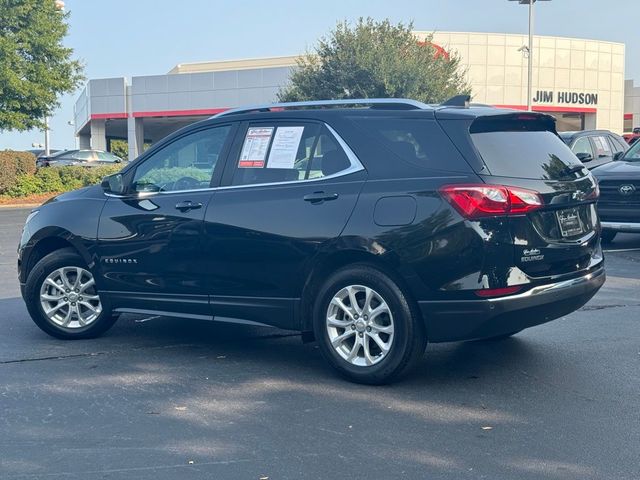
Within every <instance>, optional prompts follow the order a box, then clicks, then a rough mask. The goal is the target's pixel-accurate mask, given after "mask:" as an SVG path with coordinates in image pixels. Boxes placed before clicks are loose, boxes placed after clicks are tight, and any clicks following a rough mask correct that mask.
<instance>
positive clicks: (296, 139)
mask: <svg viewBox="0 0 640 480" xmlns="http://www.w3.org/2000/svg"><path fill="white" fill-rule="evenodd" d="M350 166H351V164H350V162H349V158H348V157H347V155H346V154H345V152H344V151H343V150H342V148H341V147H340V145H338V143H337V141H336V140H335V138H334V137H333V135H332V134H331V133H330V132H329V131H328V130H327V128H326V127H324V126H322V125H319V124H314V123H291V124H289V123H287V124H284V123H282V124H281V123H279V124H259V125H257V124H252V125H249V127H248V128H247V130H246V132H245V137H244V141H243V144H242V148H241V149H240V156H239V158H238V159H237V162H236V168H235V171H234V174H233V179H232V182H231V183H232V185H256V184H263V183H281V182H295V181H304V180H311V179H317V178H323V177H326V176H329V175H334V174H336V173H340V172H342V171H344V170H347V169H348V168H349V167H350Z"/></svg>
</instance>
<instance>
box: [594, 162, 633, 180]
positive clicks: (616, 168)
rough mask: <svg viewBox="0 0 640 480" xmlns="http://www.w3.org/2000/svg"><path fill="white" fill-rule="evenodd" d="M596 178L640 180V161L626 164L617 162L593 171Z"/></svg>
mask: <svg viewBox="0 0 640 480" xmlns="http://www.w3.org/2000/svg"><path fill="white" fill-rule="evenodd" d="M591 173H593V174H594V175H595V176H596V177H620V178H622V179H628V178H638V179H640V161H635V162H625V161H622V160H617V161H614V162H609V163H606V164H604V165H600V166H599V167H596V168H594V169H593V170H591Z"/></svg>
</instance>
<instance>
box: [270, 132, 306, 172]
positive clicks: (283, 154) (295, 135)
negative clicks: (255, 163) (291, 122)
mask: <svg viewBox="0 0 640 480" xmlns="http://www.w3.org/2000/svg"><path fill="white" fill-rule="evenodd" d="M303 131H304V127H278V129H277V130H276V135H275V137H273V144H272V145H271V151H270V152H269V161H268V162H267V168H288V169H291V168H294V164H295V161H296V155H297V154H298V148H299V147H300V140H301V139H302V132H303Z"/></svg>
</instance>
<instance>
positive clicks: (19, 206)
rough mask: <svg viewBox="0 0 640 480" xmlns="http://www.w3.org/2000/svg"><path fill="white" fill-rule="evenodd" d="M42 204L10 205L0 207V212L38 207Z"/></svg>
mask: <svg viewBox="0 0 640 480" xmlns="http://www.w3.org/2000/svg"><path fill="white" fill-rule="evenodd" d="M40 205H42V203H13V204H10V205H0V210H11V209H12V208H34V207H39V206H40Z"/></svg>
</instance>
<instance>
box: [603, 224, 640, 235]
mask: <svg viewBox="0 0 640 480" xmlns="http://www.w3.org/2000/svg"><path fill="white" fill-rule="evenodd" d="M600 225H602V228H603V229H605V230H613V231H615V232H627V233H640V222H600Z"/></svg>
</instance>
